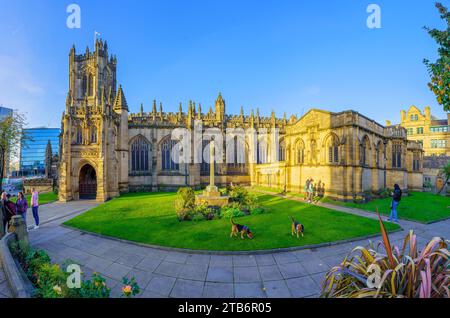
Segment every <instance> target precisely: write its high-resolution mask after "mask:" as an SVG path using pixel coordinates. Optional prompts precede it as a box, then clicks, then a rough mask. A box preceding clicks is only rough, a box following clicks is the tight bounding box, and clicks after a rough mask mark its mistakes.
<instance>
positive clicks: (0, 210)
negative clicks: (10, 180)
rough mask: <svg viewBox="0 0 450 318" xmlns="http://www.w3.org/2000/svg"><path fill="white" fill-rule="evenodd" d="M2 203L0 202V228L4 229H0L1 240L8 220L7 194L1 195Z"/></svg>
mask: <svg viewBox="0 0 450 318" xmlns="http://www.w3.org/2000/svg"><path fill="white" fill-rule="evenodd" d="M0 199H1V201H0V219H1V220H0V221H1V222H0V226H1V227H2V228H1V229H0V238H1V237H2V236H3V235H4V234H5V227H6V219H7V214H8V210H7V208H6V202H7V199H6V192H2V194H1V198H0Z"/></svg>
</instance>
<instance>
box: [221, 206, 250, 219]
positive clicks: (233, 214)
mask: <svg viewBox="0 0 450 318" xmlns="http://www.w3.org/2000/svg"><path fill="white" fill-rule="evenodd" d="M245 215H246V214H245V213H244V212H242V211H241V210H240V209H238V208H236V207H232V206H224V207H223V208H222V209H221V211H220V216H221V217H223V218H226V219H231V218H238V217H241V216H245Z"/></svg>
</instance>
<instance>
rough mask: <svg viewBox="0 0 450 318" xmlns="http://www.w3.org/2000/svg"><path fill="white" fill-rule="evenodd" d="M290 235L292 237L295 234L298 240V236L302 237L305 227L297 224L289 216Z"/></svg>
mask: <svg viewBox="0 0 450 318" xmlns="http://www.w3.org/2000/svg"><path fill="white" fill-rule="evenodd" d="M290 218H291V234H292V236H294V234H297V238H300V236H299V235H300V234H301V235H302V237H303V233H304V232H305V226H304V225H303V224H300V223H298V222H297V221H295V219H294V218H293V217H292V216H291V217H290Z"/></svg>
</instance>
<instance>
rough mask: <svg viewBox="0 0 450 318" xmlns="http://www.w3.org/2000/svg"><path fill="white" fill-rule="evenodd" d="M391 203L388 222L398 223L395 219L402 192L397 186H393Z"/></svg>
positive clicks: (396, 218)
mask: <svg viewBox="0 0 450 318" xmlns="http://www.w3.org/2000/svg"><path fill="white" fill-rule="evenodd" d="M391 195H392V203H391V215H390V216H389V221H390V222H395V223H398V217H397V207H398V205H399V204H400V201H401V199H402V190H401V189H400V186H399V185H398V184H395V185H394V192H392V194H391Z"/></svg>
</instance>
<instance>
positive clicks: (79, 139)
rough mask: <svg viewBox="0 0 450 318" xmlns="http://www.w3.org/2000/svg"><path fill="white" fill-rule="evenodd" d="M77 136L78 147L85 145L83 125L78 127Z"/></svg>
mask: <svg viewBox="0 0 450 318" xmlns="http://www.w3.org/2000/svg"><path fill="white" fill-rule="evenodd" d="M75 134H76V136H75V140H76V143H77V144H78V145H81V144H82V143H83V128H82V127H81V125H78V126H77V128H76V130H75Z"/></svg>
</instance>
